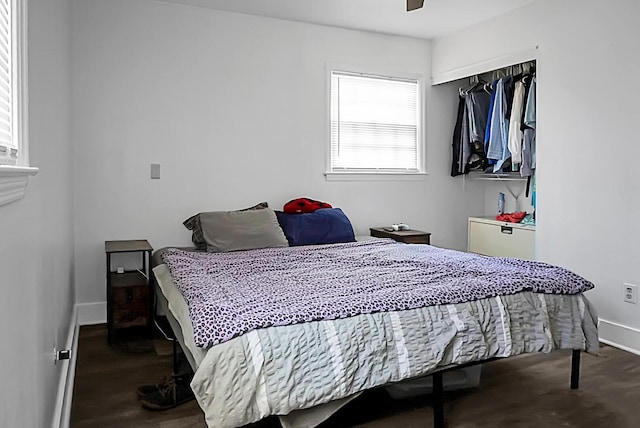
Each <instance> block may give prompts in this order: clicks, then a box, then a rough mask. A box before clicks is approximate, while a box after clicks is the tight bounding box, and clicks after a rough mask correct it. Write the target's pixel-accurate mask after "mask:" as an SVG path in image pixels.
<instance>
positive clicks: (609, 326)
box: [598, 319, 640, 355]
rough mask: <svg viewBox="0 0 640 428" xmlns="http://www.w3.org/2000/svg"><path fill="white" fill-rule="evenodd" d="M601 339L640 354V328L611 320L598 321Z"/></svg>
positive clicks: (603, 341)
mask: <svg viewBox="0 0 640 428" xmlns="http://www.w3.org/2000/svg"><path fill="white" fill-rule="evenodd" d="M598 335H599V336H600V341H601V342H602V343H605V344H607V345H611V346H615V347H616V348H620V349H623V350H625V351H627V352H631V353H632V354H636V355H640V330H638V329H635V328H632V327H628V326H626V325H622V324H618V323H615V322H611V321H606V320H602V319H601V320H600V322H599V323H598Z"/></svg>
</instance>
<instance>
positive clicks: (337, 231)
mask: <svg viewBox="0 0 640 428" xmlns="http://www.w3.org/2000/svg"><path fill="white" fill-rule="evenodd" d="M276 216H277V217H278V223H280V227H281V228H282V230H283V231H284V234H285V236H286V237H287V241H289V245H290V246H296V245H317V244H337V243H342V242H353V241H355V240H356V238H355V235H354V234H353V227H352V226H351V222H350V221H349V219H348V218H347V216H346V215H345V214H344V213H343V212H342V210H341V209H340V208H321V209H319V210H316V211H314V212H312V213H305V214H287V213H284V212H282V211H276Z"/></svg>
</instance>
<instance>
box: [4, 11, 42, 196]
mask: <svg viewBox="0 0 640 428" xmlns="http://www.w3.org/2000/svg"><path fill="white" fill-rule="evenodd" d="M8 1H9V2H10V3H11V7H12V13H11V21H12V31H11V37H12V40H11V43H12V49H11V56H12V100H11V104H12V130H11V133H12V143H13V144H12V145H13V148H15V149H17V150H18V153H17V159H16V161H15V165H11V164H7V160H5V161H4V163H0V206H1V205H5V204H8V203H10V202H13V201H17V200H19V199H22V198H23V197H24V195H25V193H26V190H27V183H28V178H29V177H30V176H33V175H35V174H37V173H38V171H39V170H38V168H35V167H31V166H30V163H29V138H28V129H29V127H28V111H29V105H28V90H27V83H28V82H27V80H28V71H27V60H28V55H27V52H28V49H27V45H28V43H27V34H28V28H27V23H28V4H27V3H28V2H27V0H8ZM11 163H13V162H11Z"/></svg>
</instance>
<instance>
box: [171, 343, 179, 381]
mask: <svg viewBox="0 0 640 428" xmlns="http://www.w3.org/2000/svg"><path fill="white" fill-rule="evenodd" d="M171 342H172V344H173V376H177V375H178V340H177V339H176V338H173V339H172V340H171Z"/></svg>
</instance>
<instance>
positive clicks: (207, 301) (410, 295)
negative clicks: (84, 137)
mask: <svg viewBox="0 0 640 428" xmlns="http://www.w3.org/2000/svg"><path fill="white" fill-rule="evenodd" d="M321 211H323V210H321ZM251 215H253V214H251ZM263 215H266V214H264V213H263V214H260V216H263ZM269 216H271V214H269ZM270 218H271V217H270ZM341 218H342V216H341ZM217 220H219V219H217ZM217 220H216V221H217ZM295 221H299V217H296V219H295ZM203 224H205V225H206V224H207V221H203ZM276 224H278V225H279V226H282V225H285V227H284V228H283V229H284V231H286V230H287V228H288V226H286V221H285V222H284V223H283V222H282V221H281V222H279V223H276ZM298 226H299V225H296V227H298ZM225 227H226V226H225ZM349 227H350V225H349ZM232 229H233V228H232ZM314 230H315V232H314V233H316V235H317V228H315V229H314ZM227 232H228V231H225V232H222V233H223V234H224V233H227ZM236 232H237V230H234V231H233V232H232V234H233V233H236ZM351 234H353V232H352V229H351ZM285 237H286V238H287V240H288V242H287V244H291V240H290V239H288V238H289V234H285ZM227 238H228V237H226V238H225V239H222V241H221V242H224V243H228V241H229V239H227ZM314 239H315V238H314ZM340 240H342V241H345V242H337V243H336V242H331V243H317V242H314V243H313V244H311V245H308V244H306V242H305V244H306V245H294V246H288V245H287V246H285V245H282V246H272V245H270V246H266V247H262V248H255V249H235V248H234V249H233V250H232V251H222V252H221V251H216V252H210V251H202V249H195V250H190V249H180V248H163V249H161V250H159V251H157V252H156V253H154V257H153V260H154V265H155V267H154V268H153V273H154V282H155V284H156V294H157V296H158V302H159V305H160V307H161V308H162V309H163V310H164V312H165V314H166V315H167V317H168V319H169V321H170V324H171V327H172V329H173V331H174V333H175V335H176V337H177V339H178V341H179V343H180V345H181V347H182V348H183V351H184V353H185V355H186V357H187V359H188V360H189V363H190V365H191V366H192V367H193V369H194V377H193V380H192V382H191V388H192V389H193V391H194V394H195V396H196V399H197V401H198V403H199V405H200V407H201V408H202V410H203V411H204V414H205V419H206V421H207V424H208V426H210V427H217V428H224V427H240V426H244V425H246V424H249V423H252V422H255V421H259V420H261V419H263V418H265V417H267V416H269V415H278V416H279V417H280V421H281V424H282V425H283V427H285V428H301V427H313V426H316V425H318V424H319V423H321V422H322V421H324V420H326V419H327V418H329V417H330V416H331V414H333V413H334V412H335V411H337V410H338V409H339V408H340V407H341V406H343V405H344V404H346V403H347V402H349V401H350V400H352V399H354V398H356V397H357V396H358V395H359V394H360V393H361V392H362V391H365V390H368V389H371V388H377V387H382V386H386V385H394V384H398V383H399V382H403V381H406V380H409V379H415V378H420V377H423V376H425V375H429V374H435V376H434V384H433V387H434V393H435V394H436V395H437V396H438V397H440V398H439V399H437V400H436V404H434V423H435V425H436V426H443V425H444V419H443V414H442V406H441V390H442V373H443V371H446V370H449V369H451V368H455V367H464V366H468V365H472V364H477V363H480V362H485V361H490V360H492V359H496V358H507V357H512V356H517V355H522V354H527V353H539V352H551V351H552V350H555V349H571V350H574V352H573V358H574V362H573V363H574V364H573V372H572V387H573V386H575V387H577V373H578V371H577V368H578V366H577V365H578V364H579V355H580V352H581V351H587V352H593V353H595V352H597V349H598V336H597V327H596V326H597V317H596V313H595V310H594V309H593V307H592V306H591V304H590V302H589V301H588V299H587V298H586V297H585V296H584V292H586V291H588V290H589V289H591V288H592V287H593V285H592V284H591V283H589V282H588V281H587V280H585V279H584V278H581V277H580V276H578V275H576V274H574V273H572V272H570V271H568V270H566V269H562V268H560V267H557V266H552V265H548V264H544V263H539V262H527V261H522V260H517V259H508V258H492V257H485V256H480V255H475V254H469V253H463V252H458V251H453V250H447V249H442V248H437V247H433V246H428V245H417V244H416V245H413V244H403V243H397V242H395V241H392V240H390V239H375V240H365V241H355V240H354V239H347V240H344V239H339V241H340ZM303 241H304V240H303ZM315 241H318V240H317V239H315ZM320 241H323V239H320ZM330 241H331V240H330ZM195 242H196V241H195V240H194V243H195ZM299 242H301V241H297V242H294V243H299ZM225 245H226V244H225ZM242 245H243V246H246V244H245V243H243V244H242ZM210 249H211V248H210Z"/></svg>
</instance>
